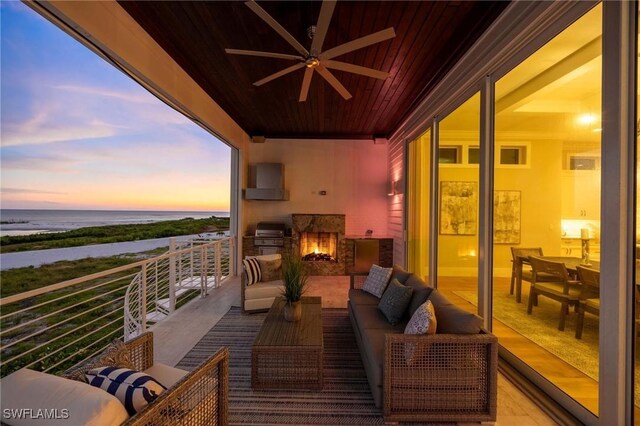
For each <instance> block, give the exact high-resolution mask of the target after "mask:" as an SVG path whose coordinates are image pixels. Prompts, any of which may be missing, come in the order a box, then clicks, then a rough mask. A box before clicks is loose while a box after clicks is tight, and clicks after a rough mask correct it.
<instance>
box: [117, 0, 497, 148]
mask: <svg viewBox="0 0 640 426" xmlns="http://www.w3.org/2000/svg"><path fill="white" fill-rule="evenodd" d="M259 4H260V6H262V7H263V8H264V9H265V10H266V11H267V12H268V13H269V14H270V15H271V16H272V17H274V18H275V19H276V20H277V21H278V22H279V23H280V24H281V25H282V26H283V27H284V28H285V29H286V30H287V31H289V32H290V33H291V34H292V35H293V36H294V37H295V38H296V39H297V40H298V41H299V42H300V43H302V44H303V45H304V46H305V47H306V48H307V49H308V48H309V47H310V45H311V40H310V39H309V37H308V36H307V34H306V33H307V28H308V27H309V26H310V25H312V24H313V25H315V24H316V22H317V20H318V15H319V12H320V6H321V2H319V1H313V2H311V1H295V2H294V1H282V2H276V1H262V2H260V3H259ZM507 4H508V3H507V2H486V1H477V2H476V1H420V2H419V1H370V2H365V1H340V2H338V3H337V6H336V8H335V12H334V14H333V17H332V19H331V23H330V25H329V30H328V33H327V36H326V39H325V42H324V46H323V49H322V50H323V51H324V50H328V49H330V48H331V47H334V46H338V45H340V44H343V43H346V42H348V41H350V40H354V39H356V38H359V37H362V36H365V35H368V34H371V33H374V32H376V31H380V30H383V29H385V28H388V27H393V28H394V29H395V32H396V37H395V38H393V39H391V40H388V41H384V42H381V43H378V44H374V45H372V46H369V47H366V48H363V49H360V50H357V51H355V52H351V53H348V54H345V55H342V56H340V57H338V58H336V59H337V60H340V61H343V62H349V63H353V64H357V65H361V66H365V67H369V68H374V69H378V70H383V71H387V72H389V73H390V77H389V78H388V79H386V80H384V81H382V80H377V79H374V78H369V77H365V76H361V75H357V74H351V73H347V72H342V71H337V70H332V72H333V73H334V75H335V76H336V77H337V78H338V80H339V81H340V82H341V83H342V84H343V85H344V86H345V87H346V88H347V90H349V92H351V94H352V95H353V98H351V99H350V100H344V99H343V98H342V97H341V96H340V95H339V94H338V93H337V92H336V91H335V90H334V89H333V88H332V87H331V86H329V85H328V83H326V81H324V80H323V79H322V78H321V77H320V76H319V75H318V74H317V73H316V74H315V75H314V77H313V80H312V82H311V88H310V91H309V96H308V99H307V101H306V102H298V96H299V93H300V87H301V85H302V77H303V75H304V71H303V70H298V71H295V72H293V73H290V74H288V75H285V76H283V77H280V78H278V79H276V80H273V81H271V82H269V83H267V84H265V85H263V86H260V87H255V86H254V85H253V84H252V83H253V82H255V81H257V80H260V79H262V78H264V77H266V76H268V75H271V74H272V73H275V72H277V71H279V70H281V69H284V68H286V67H288V66H290V65H292V62H291V61H289V60H282V59H271V58H262V57H249V56H236V55H228V54H226V53H225V51H224V49H225V48H235V49H245V50H263V51H269V52H278V53H289V54H296V53H297V52H295V50H294V49H293V48H292V47H291V46H290V45H289V44H288V43H287V42H286V41H284V40H283V39H282V38H281V37H280V36H279V35H278V34H277V33H276V32H275V31H274V30H273V29H272V28H270V27H269V26H268V25H267V24H266V23H265V22H264V21H262V20H261V19H260V18H259V17H258V16H257V15H256V14H255V13H253V12H252V11H251V10H250V9H249V8H248V7H247V6H245V5H244V4H243V2H238V1H213V2H204V1H195V2H190V1H139V2H138V1H121V2H120V5H121V6H122V7H123V8H124V9H125V10H126V11H127V12H128V13H129V14H130V15H131V16H132V17H133V18H134V19H135V20H136V21H137V22H138V23H139V24H140V25H141V26H142V27H143V28H144V29H145V30H146V31H147V32H148V33H149V34H150V35H151V36H152V37H153V38H154V39H155V40H156V41H157V42H158V43H159V44H160V46H162V47H163V48H164V49H165V50H166V51H167V52H168V53H169V54H170V55H171V57H172V58H173V59H174V60H175V61H176V62H177V63H178V64H179V65H180V66H181V67H182V68H183V69H184V70H185V71H186V72H187V73H189V75H191V77H192V78H193V79H194V80H195V81H196V82H197V83H198V84H199V85H200V86H201V87H202V88H203V89H204V90H205V91H206V92H207V93H208V94H209V95H210V96H211V98H212V99H213V100H215V101H216V102H217V103H218V104H219V105H220V106H221V107H222V108H223V109H224V110H225V111H226V112H227V113H228V114H229V115H230V116H231V117H232V118H233V119H234V120H235V121H236V122H237V123H238V124H239V125H240V126H241V127H242V128H243V129H244V130H245V131H246V132H247V133H249V134H250V135H252V136H253V135H264V136H267V137H286V138H296V137H299V138H371V137H373V136H378V137H386V136H388V135H389V134H391V133H392V132H393V131H394V130H395V128H397V126H399V125H400V123H401V122H402V120H403V118H404V117H405V116H406V115H407V114H409V113H410V112H411V110H412V108H414V107H415V106H416V104H417V103H418V102H419V101H420V99H422V98H423V97H424V96H425V95H426V94H427V93H428V92H429V90H430V89H432V88H433V87H434V86H435V84H437V82H438V81H439V80H440V79H441V78H442V77H443V76H444V75H445V74H446V72H447V71H448V70H449V69H450V68H451V66H452V65H453V64H455V62H456V61H457V60H458V59H460V57H461V56H462V55H463V54H464V53H465V52H466V50H467V49H468V48H469V47H470V46H471V45H472V44H473V42H474V41H475V40H476V39H477V38H478V37H479V36H480V35H481V34H482V32H484V30H485V29H486V28H487V27H488V26H489V25H490V24H491V23H492V22H493V20H495V18H496V17H497V16H498V15H499V14H500V12H502V10H503V9H504V8H505V7H506V5H507Z"/></svg>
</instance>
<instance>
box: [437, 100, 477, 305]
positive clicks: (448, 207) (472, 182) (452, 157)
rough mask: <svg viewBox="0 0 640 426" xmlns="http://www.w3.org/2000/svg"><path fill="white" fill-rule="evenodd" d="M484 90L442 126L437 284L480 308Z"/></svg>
mask: <svg viewBox="0 0 640 426" xmlns="http://www.w3.org/2000/svg"><path fill="white" fill-rule="evenodd" d="M479 163H480V93H476V94H475V95H473V96H472V97H471V98H469V99H468V100H466V101H465V102H464V103H463V104H462V105H460V106H459V107H458V108H456V109H455V110H454V111H453V112H451V113H450V114H448V115H447V116H446V117H444V118H443V119H442V120H441V121H440V122H439V126H438V190H439V195H438V200H437V202H438V212H439V221H438V272H437V276H438V283H437V286H438V289H439V290H440V291H443V292H445V295H446V296H447V297H448V298H449V299H450V300H451V301H452V302H453V303H456V304H458V305H461V306H463V307H465V308H467V309H468V310H470V311H473V312H477V311H478V309H477V296H478V206H479V196H478V194H479V176H480V174H479V170H480V169H479Z"/></svg>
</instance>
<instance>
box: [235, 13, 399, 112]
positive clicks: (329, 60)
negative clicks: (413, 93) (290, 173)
mask: <svg viewBox="0 0 640 426" xmlns="http://www.w3.org/2000/svg"><path fill="white" fill-rule="evenodd" d="M245 5H247V7H249V9H251V10H252V11H253V12H255V14H256V15H258V16H259V17H260V18H261V19H262V20H263V21H265V22H266V23H267V24H268V25H269V26H270V27H271V28H273V29H274V30H275V31H276V32H277V33H278V34H280V36H281V37H282V38H284V39H285V40H286V41H287V42H288V43H289V44H290V45H291V46H293V48H294V49H296V51H298V53H299V55H290V54H286V53H272V52H260V51H255V50H239V49H225V51H226V52H227V53H229V54H232V55H246V56H261V57H265V58H277V59H290V60H294V61H298V63H296V64H295V65H292V66H290V67H287V68H285V69H283V70H281V71H278V72H277V73H275V74H271V75H270V76H267V77H265V78H263V79H262V80H258V81H256V82H255V83H253V84H254V86H262V85H263V84H265V83H268V82H270V81H272V80H275V79H276V78H278V77H282V76H283V75H286V74H289V73H291V72H293V71H296V70H299V69H301V68H305V67H306V70H305V72H304V78H303V80H302V88H301V89H300V97H299V98H298V102H304V101H306V100H307V95H308V94H309V86H310V85H311V77H313V72H314V71H317V72H318V74H320V76H321V77H323V78H324V79H325V80H327V82H328V83H329V84H330V85H331V86H332V87H333V88H334V89H335V90H336V91H337V92H338V93H340V95H341V96H342V97H343V98H344V99H345V100H347V99H351V94H350V93H349V91H348V90H347V89H346V88H345V87H344V86H343V85H342V83H340V81H338V79H337V78H336V77H335V76H334V75H333V73H331V71H329V68H331V69H336V70H340V71H346V72H350V73H354V74H360V75H364V76H367V77H373V78H378V79H380V80H384V79H386V78H387V77H389V73H387V72H383V71H378V70H374V69H371V68H366V67H361V66H359V65H354V64H349V63H346V62H340V61H334V60H333V58H335V57H337V56H340V55H344V54H345V53H349V52H353V51H354V50H358V49H362V48H363V47H367V46H370V45H372V44H376V43H380V42H382V41H385V40H389V39H391V38H393V37H395V36H396V33H395V31H394V30H393V28H392V27H390V28H387V29H385V30H382V31H378V32H376V33H373V34H369V35H367V36H364V37H361V38H358V39H355V40H352V41H349V42H347V43H344V44H341V45H340V46H336V47H333V48H331V49H329V50H327V51H324V52H323V51H322V44H323V43H324V38H325V36H326V35H327V30H328V29H329V23H330V22H331V16H332V15H333V10H334V8H335V6H336V2H335V1H332V0H325V1H323V2H322V7H321V8H320V17H319V18H318V23H317V25H316V26H311V27H309V29H308V30H307V33H308V34H309V37H310V38H311V39H312V41H311V48H310V49H309V50H307V49H305V47H304V46H303V45H302V44H300V43H299V42H298V40H296V39H295V38H294V37H293V36H292V35H291V34H289V32H287V30H285V29H284V28H283V27H282V26H281V25H280V24H279V23H278V22H277V21H276V20H275V19H273V17H271V15H269V14H268V13H267V12H266V11H265V10H264V9H263V8H262V7H260V6H259V5H258V3H256V2H255V1H254V0H249V1H247V2H245Z"/></svg>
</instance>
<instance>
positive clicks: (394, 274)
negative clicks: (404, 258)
mask: <svg viewBox="0 0 640 426" xmlns="http://www.w3.org/2000/svg"><path fill="white" fill-rule="evenodd" d="M411 275H413V274H412V273H411V272H409V271H405V270H404V268H403V267H402V266H400V265H393V268H392V270H391V278H390V281H393V279H394V278H395V279H396V280H398V281H399V282H400V284H404V283H406V282H407V279H408V278H409V277H410V276H411Z"/></svg>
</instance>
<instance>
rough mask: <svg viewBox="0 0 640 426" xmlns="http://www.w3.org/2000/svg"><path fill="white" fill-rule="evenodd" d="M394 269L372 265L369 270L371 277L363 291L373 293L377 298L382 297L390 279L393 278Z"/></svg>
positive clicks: (368, 278) (365, 282)
mask: <svg viewBox="0 0 640 426" xmlns="http://www.w3.org/2000/svg"><path fill="white" fill-rule="evenodd" d="M392 270H393V269H392V268H383V267H382V266H378V265H371V269H369V275H368V276H367V279H366V280H365V281H364V284H363V285H362V290H364V291H366V292H367V293H371V294H373V295H374V296H376V297H377V298H380V297H382V293H384V290H385V289H386V288H387V284H389V278H391V272H392Z"/></svg>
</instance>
